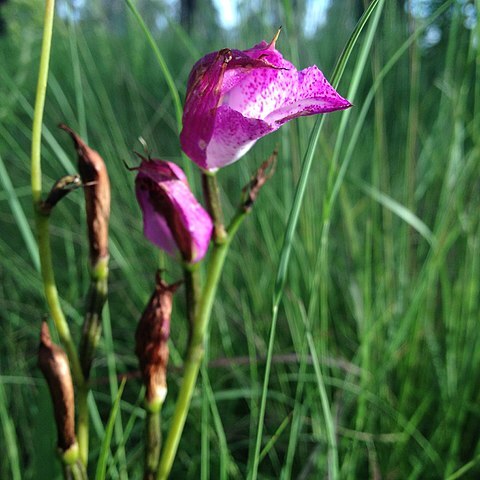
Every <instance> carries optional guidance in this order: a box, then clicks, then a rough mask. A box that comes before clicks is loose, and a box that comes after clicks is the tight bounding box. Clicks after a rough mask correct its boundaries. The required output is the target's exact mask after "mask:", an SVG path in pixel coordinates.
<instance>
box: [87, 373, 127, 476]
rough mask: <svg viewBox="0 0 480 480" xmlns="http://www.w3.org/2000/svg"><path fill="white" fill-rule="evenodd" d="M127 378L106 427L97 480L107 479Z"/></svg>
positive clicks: (122, 384) (99, 457)
mask: <svg viewBox="0 0 480 480" xmlns="http://www.w3.org/2000/svg"><path fill="white" fill-rule="evenodd" d="M126 382H127V380H126V378H124V379H123V380H122V383H121V384H120V388H119V389H118V394H117V398H116V399H115V402H114V403H113V406H112V410H111V411H110V416H109V418H108V422H107V427H106V428H105V436H104V437H103V441H102V445H101V447H100V454H99V456H98V463H97V469H96V471H95V480H105V478H106V473H107V463H108V458H109V452H110V443H111V441H112V436H113V429H114V427H115V422H116V419H117V414H118V410H119V407H120V399H121V398H122V394H123V389H124V388H125V383H126Z"/></svg>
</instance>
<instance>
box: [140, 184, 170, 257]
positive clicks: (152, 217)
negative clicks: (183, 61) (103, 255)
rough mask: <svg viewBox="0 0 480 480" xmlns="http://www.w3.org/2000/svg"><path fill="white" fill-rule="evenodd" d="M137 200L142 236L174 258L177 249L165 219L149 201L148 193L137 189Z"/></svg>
mask: <svg viewBox="0 0 480 480" xmlns="http://www.w3.org/2000/svg"><path fill="white" fill-rule="evenodd" d="M137 200H138V203H139V204H140V208H141V209H142V213H143V234H144V235H145V237H146V238H147V239H148V240H150V242H152V243H153V244H154V245H156V246H157V247H160V248H161V249H162V250H165V251H166V252H167V253H168V254H169V255H171V256H175V255H176V253H177V251H178V248H177V244H176V243H175V240H174V238H173V236H172V233H171V231H170V228H169V227H168V224H167V221H166V220H165V217H162V216H161V215H159V214H158V213H157V212H156V211H155V209H154V208H153V205H152V203H151V201H150V193H149V192H148V191H146V190H145V191H139V190H138V189H137Z"/></svg>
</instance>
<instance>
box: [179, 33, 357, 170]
mask: <svg viewBox="0 0 480 480" xmlns="http://www.w3.org/2000/svg"><path fill="white" fill-rule="evenodd" d="M277 36H278V35H277ZM277 36H276V37H275V38H274V39H273V41H272V42H271V43H270V44H268V43H267V42H265V41H262V42H261V43H259V44H258V45H255V46H254V47H253V48H251V49H249V50H244V51H240V50H229V49H223V50H220V51H219V52H213V53H209V54H208V55H206V56H205V57H203V58H201V59H200V60H199V61H198V62H197V63H196V64H195V65H194V67H193V69H192V71H191V73H190V77H189V79H188V86H187V96H186V100H185V108H184V113H183V130H182V132H181V134H180V143H181V145H182V149H183V151H184V152H185V153H186V154H187V155H188V156H189V157H190V158H191V159H192V160H193V161H194V162H195V163H196V164H198V165H199V166H200V167H202V168H204V169H207V170H216V169H217V168H219V167H224V166H225V165H228V164H230V163H233V162H235V161H236V160H238V159H239V158H240V157H242V156H243V155H244V154H245V153H246V152H247V151H248V150H249V149H250V148H251V147H252V146H253V144H254V143H255V142H256V141H257V140H258V139H259V138H261V137H263V136H265V135H267V134H268V133H271V132H274V131H275V130H277V129H278V128H279V127H280V126H281V125H283V124H284V123H286V122H288V121H289V120H292V119H293V118H297V117H300V116H304V115H315V114H318V113H327V112H333V111H335V110H343V109H346V108H349V107H351V104H350V102H349V101H348V100H345V99H344V98H342V97H341V96H340V95H339V94H338V93H337V92H336V91H335V89H334V88H333V87H332V86H331V85H330V84H329V83H328V82H327V80H326V79H325V77H324V75H323V73H322V72H321V71H320V70H319V69H318V68H317V67H316V66H312V67H308V68H306V69H304V70H301V71H298V70H297V69H296V68H295V67H294V66H293V65H292V64H291V63H290V62H288V61H287V60H285V59H284V58H283V56H282V54H281V53H280V52H279V51H278V50H277V49H276V48H275V41H276V38H277Z"/></svg>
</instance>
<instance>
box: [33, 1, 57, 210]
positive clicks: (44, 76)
mask: <svg viewBox="0 0 480 480" xmlns="http://www.w3.org/2000/svg"><path fill="white" fill-rule="evenodd" d="M54 13H55V0H46V2H45V17H44V21H43V40H42V51H41V54H40V66H39V71H38V81H37V93H36V97H35V109H34V114H33V127H32V197H33V203H34V205H36V204H37V203H38V202H40V197H41V195H42V168H41V160H40V159H41V157H40V151H41V143H42V120H43V110H44V107H45V96H46V92H47V80H48V65H49V63H50V50H51V45H52V31H53V17H54Z"/></svg>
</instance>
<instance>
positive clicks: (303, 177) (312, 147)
mask: <svg viewBox="0 0 480 480" xmlns="http://www.w3.org/2000/svg"><path fill="white" fill-rule="evenodd" d="M379 3H380V2H379V0H377V1H373V2H372V3H371V4H370V5H369V7H368V9H367V10H366V11H365V13H364V14H363V15H362V17H361V18H360V20H359V22H358V23H357V25H356V27H355V29H354V31H353V33H352V35H351V36H350V39H349V40H348V42H347V45H346V46H345V49H344V50H343V52H342V54H341V56H340V58H339V60H338V62H337V65H336V67H335V70H334V72H333V74H332V78H331V84H332V86H333V87H334V88H335V87H337V86H338V83H339V82H340V79H341V77H342V75H343V72H344V70H345V67H346V65H347V62H348V60H349V58H350V55H351V54H352V51H353V48H354V47H355V45H356V44H357V42H358V39H359V37H360V34H361V32H362V31H363V29H364V27H365V25H366V24H367V22H368V20H369V18H370V16H371V15H372V13H373V12H374V11H375V9H376V8H377V7H378V5H379ZM324 121H325V116H322V117H319V118H318V119H317V121H316V122H315V126H314V128H313V130H312V133H311V135H310V140H309V145H308V148H307V151H306V153H305V157H304V160H303V164H302V171H301V174H300V179H299V181H298V186H297V189H296V192H295V197H294V201H293V205H292V208H291V210H290V215H289V219H288V224H287V228H286V232H285V238H284V243H283V247H282V251H281V254H280V261H279V265H278V269H277V275H276V279H275V288H274V294H273V306H272V323H271V328H270V336H269V342H268V351H267V363H266V366H265V377H264V384H263V390H262V400H261V405H260V413H259V419H258V426H257V438H256V445H255V452H254V460H253V468H252V472H251V473H249V478H250V479H251V480H256V478H257V475H258V466H259V463H260V449H261V443H262V434H263V422H264V418H265V408H266V399H267V393H268V383H269V379H270V369H271V363H272V355H273V344H274V339H275V332H276V325H277V318H278V307H279V305H280V301H281V299H282V295H283V289H284V286H285V283H286V278H287V271H288V265H289V262H290V254H291V251H292V245H293V237H294V234H295V230H296V227H297V223H298V219H299V215H300V209H301V206H302V203H303V198H304V196H305V191H306V187H307V181H308V177H309V173H310V169H311V166H312V162H313V158H314V154H315V151H316V148H317V144H318V140H319V138H320V132H321V129H322V126H323V123H324ZM326 423H327V424H328V423H329V422H328V420H327V419H326ZM329 426H330V428H329V427H328V426H327V428H328V430H329V433H328V435H329V442H330V445H335V435H334V432H333V425H332V424H331V423H330V424H329ZM335 464H338V461H337V462H335ZM332 475H333V476H332V478H337V476H338V465H337V466H335V465H333V468H332Z"/></svg>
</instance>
